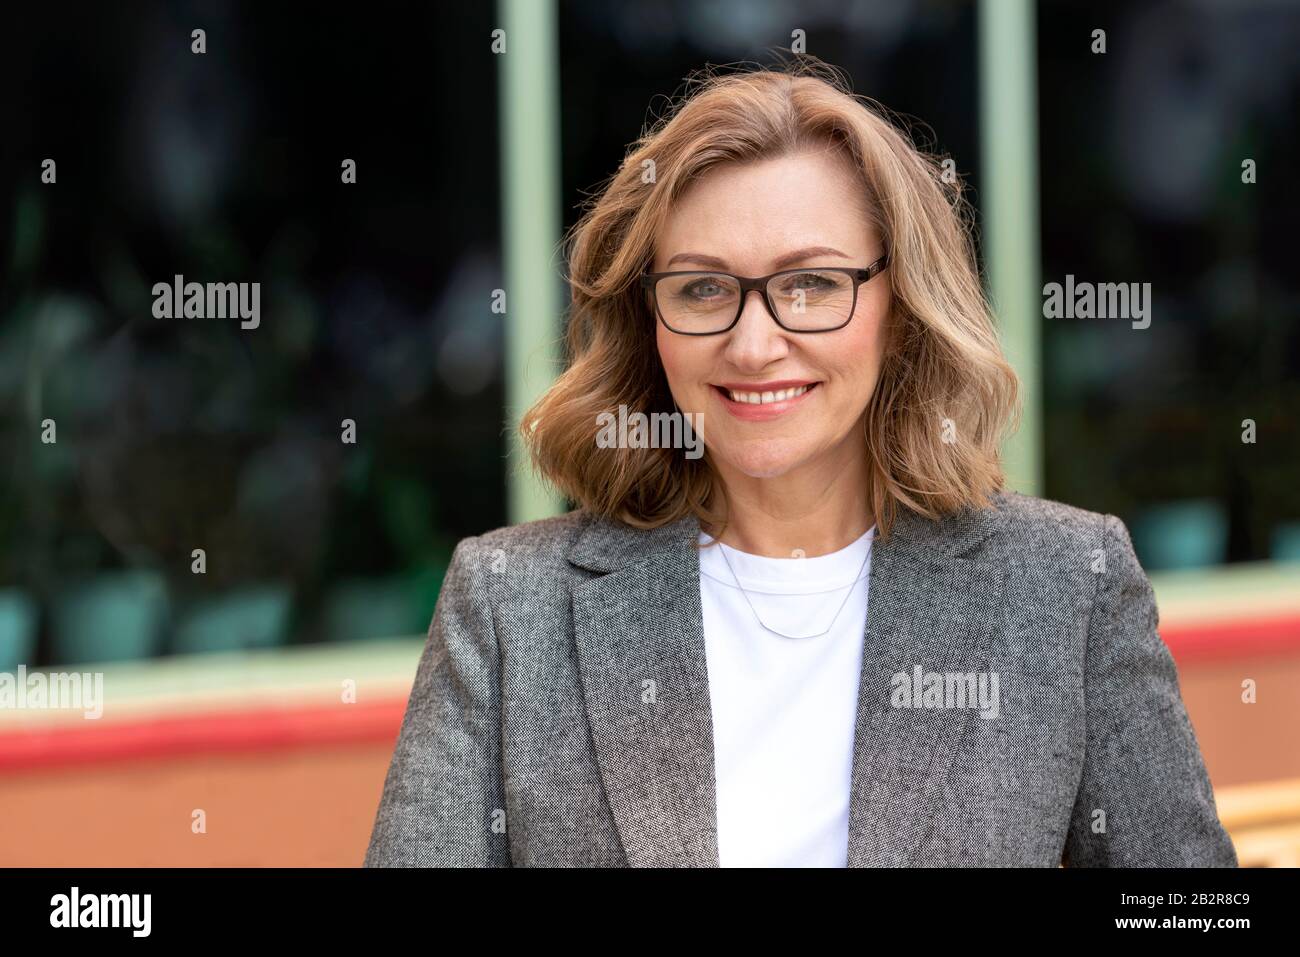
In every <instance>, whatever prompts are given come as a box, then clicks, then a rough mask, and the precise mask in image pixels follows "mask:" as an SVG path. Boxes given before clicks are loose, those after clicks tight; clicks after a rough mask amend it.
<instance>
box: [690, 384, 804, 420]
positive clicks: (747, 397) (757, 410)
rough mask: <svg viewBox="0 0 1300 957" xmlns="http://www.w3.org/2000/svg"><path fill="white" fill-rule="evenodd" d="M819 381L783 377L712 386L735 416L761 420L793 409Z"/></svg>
mask: <svg viewBox="0 0 1300 957" xmlns="http://www.w3.org/2000/svg"><path fill="white" fill-rule="evenodd" d="M819 384H820V383H817V382H808V381H802V382H800V381H798V380H783V381H780V382H756V383H752V384H751V383H743V382H728V383H724V384H722V385H715V386H714V391H716V392H717V394H718V398H719V399H720V400H721V401H722V405H723V407H724V408H725V409H726V410H727V411H728V412H730V413H731V414H732V415H734V416H735V417H736V418H738V419H745V420H748V421H751V422H752V421H764V420H767V419H774V418H776V417H777V416H779V415H783V414H784V413H786V412H788V411H790V410H791V409H793V408H794V407H795V406H796V405H798V404H799V403H800V402H802V401H803V400H804V397H805V396H807V395H808V394H809V393H810V392H813V391H814V390H815V389H816V388H817V386H818V385H819Z"/></svg>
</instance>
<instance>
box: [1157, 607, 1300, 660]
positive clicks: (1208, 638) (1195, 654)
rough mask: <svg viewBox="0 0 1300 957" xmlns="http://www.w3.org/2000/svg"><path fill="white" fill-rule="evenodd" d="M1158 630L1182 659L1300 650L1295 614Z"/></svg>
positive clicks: (1299, 619)
mask: <svg viewBox="0 0 1300 957" xmlns="http://www.w3.org/2000/svg"><path fill="white" fill-rule="evenodd" d="M1159 632H1160V637H1161V638H1163V639H1164V640H1165V644H1166V645H1168V646H1169V652H1170V654H1172V655H1173V656H1174V659H1175V660H1177V661H1179V662H1183V661H1204V660H1222V659H1226V658H1240V657H1245V656H1248V655H1293V654H1297V653H1300V615H1296V614H1287V615H1278V616H1275V617H1271V618H1235V619H1231V620H1226V621H1215V622H1196V623H1194V624H1186V625H1173V626H1169V627H1165V626H1161V627H1160V628H1159Z"/></svg>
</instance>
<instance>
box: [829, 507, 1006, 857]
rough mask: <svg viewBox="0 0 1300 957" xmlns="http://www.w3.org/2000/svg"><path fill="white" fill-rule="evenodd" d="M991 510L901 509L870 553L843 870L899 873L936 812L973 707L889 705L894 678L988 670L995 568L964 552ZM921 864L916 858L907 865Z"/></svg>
mask: <svg viewBox="0 0 1300 957" xmlns="http://www.w3.org/2000/svg"><path fill="white" fill-rule="evenodd" d="M997 520H998V517H997V512H995V511H993V510H985V511H982V512H978V513H973V514H972V513H964V514H963V515H962V516H955V517H950V518H946V519H944V520H943V521H942V522H931V521H929V520H926V519H924V518H922V517H920V516H917V515H915V514H914V513H900V518H899V519H898V521H897V522H896V524H895V526H894V529H893V530H892V533H891V536H890V538H889V539H888V541H886V542H883V543H879V544H877V545H876V546H874V548H873V554H872V558H871V571H870V589H869V591H868V595H867V630H866V640H865V642H864V645H863V654H862V671H861V674H860V677H859V685H858V709H857V724H856V727H855V730H854V747H853V771H852V783H851V786H850V792H849V794H850V796H849V846H848V865H849V866H850V867H902V866H906V865H908V864H911V863H913V861H916V853H917V851H918V850H919V848H920V847H921V844H922V842H923V840H924V838H925V836H926V834H927V832H928V830H929V827H930V826H931V825H932V824H933V823H934V820H935V818H936V817H937V816H938V815H941V814H942V813H943V788H944V785H945V784H946V783H947V780H948V774H949V769H950V768H951V765H952V760H953V755H954V753H955V751H956V749H957V746H958V744H959V742H960V741H961V738H962V735H963V733H964V732H965V730H966V728H967V726H968V724H969V722H970V721H971V720H979V719H976V718H974V717H973V715H972V709H970V708H963V709H952V708H948V709H943V708H940V709H924V708H903V707H894V706H893V703H892V697H891V696H892V692H893V690H894V676H895V675H897V674H903V675H906V676H907V677H908V680H909V681H910V680H911V678H912V675H913V672H914V668H916V666H918V665H919V666H920V667H921V670H922V671H923V672H939V673H943V672H960V673H963V674H966V673H971V672H975V673H980V672H985V671H987V668H988V659H989V648H990V644H991V642H992V640H993V639H994V637H995V636H996V635H997V634H998V633H999V632H1000V628H1001V613H1002V607H1003V591H1004V587H1005V581H1006V570H1005V567H1004V566H1000V565H996V564H994V563H992V562H991V561H988V560H984V559H979V558H968V557H964V556H963V554H962V553H963V552H964V551H969V550H971V549H973V548H975V546H977V545H978V544H979V542H980V541H982V540H983V539H984V538H985V537H987V536H988V535H989V534H991V533H992V532H993V530H994V528H995V527H996V523H997ZM916 863H918V864H922V865H923V864H924V863H925V862H924V861H916Z"/></svg>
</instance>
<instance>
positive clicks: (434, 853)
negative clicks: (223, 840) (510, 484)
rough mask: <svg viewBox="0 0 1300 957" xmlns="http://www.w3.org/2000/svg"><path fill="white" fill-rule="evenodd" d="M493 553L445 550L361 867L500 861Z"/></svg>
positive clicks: (468, 543) (506, 852)
mask: <svg viewBox="0 0 1300 957" xmlns="http://www.w3.org/2000/svg"><path fill="white" fill-rule="evenodd" d="M490 561H491V555H490V554H488V553H486V552H484V551H483V550H482V549H481V547H480V543H479V540H478V539H476V538H466V539H464V540H463V541H461V542H460V543H459V544H458V545H457V546H456V549H455V551H454V552H453V553H452V559H451V563H450V565H449V566H448V569H447V573H446V575H445V577H444V579H443V583H442V589H441V591H440V592H439V594H438V601H437V604H436V606H435V609H434V613H433V621H432V622H431V623H430V625H429V632H428V636H427V639H426V641H425V645H424V651H423V653H422V655H421V657H420V662H419V666H418V667H417V669H416V673H415V683H414V685H413V686H412V688H411V697H410V699H409V701H408V702H407V705H406V713H405V716H404V717H403V719H402V726H401V730H400V732H399V734H398V739H397V746H396V748H395V750H394V751H393V759H392V763H391V764H390V765H389V768H388V774H387V776H386V778H385V781H384V791H383V796H382V797H381V798H380V802H379V810H378V812H377V814H376V816H375V824H374V829H373V831H372V833H371V837H370V846H369V848H368V849H367V851H366V857H365V866H366V867H412V866H428V867H508V866H510V863H511V861H510V847H509V841H508V838H507V835H506V833H505V827H504V822H505V794H504V787H503V782H502V773H501V744H500V741H501V738H500V725H501V721H500V700H501V698H500V661H499V657H498V652H497V641H496V635H495V633H494V631H493V625H492V614H491V610H490V608H489V606H488V593H487V574H488V569H487V568H486V567H485V563H487V562H490Z"/></svg>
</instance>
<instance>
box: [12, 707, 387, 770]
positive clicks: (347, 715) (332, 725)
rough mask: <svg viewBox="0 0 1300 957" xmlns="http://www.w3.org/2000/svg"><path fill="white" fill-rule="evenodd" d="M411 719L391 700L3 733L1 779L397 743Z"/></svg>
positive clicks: (191, 714)
mask: <svg viewBox="0 0 1300 957" xmlns="http://www.w3.org/2000/svg"><path fill="white" fill-rule="evenodd" d="M405 712H406V699H405V698H390V699H386V700H383V701H377V702H373V703H369V704H360V703H358V704H344V703H343V702H339V703H338V704H336V705H328V706H321V705H313V706H310V707H296V708H254V709H249V710H227V711H211V712H199V713H195V712H184V713H180V714H175V713H173V714H160V715H156V716H153V717H149V718H132V719H123V720H112V719H105V718H100V719H98V720H95V721H89V720H88V721H77V722H75V723H67V724H64V723H60V724H58V725H54V726H51V727H48V728H24V729H21V730H15V731H5V732H0V771H3V770H15V769H24V770H30V769H33V768H46V767H54V766H59V765H69V764H84V763H87V762H100V761H134V760H143V759H158V758H168V757H193V756H195V755H200V754H219V753H232V752H237V753H249V752H266V751H278V750H284V749H287V748H302V747H321V746H328V745H336V744H360V743H373V742H385V741H386V742H394V741H396V739H397V732H398V729H399V728H400V727H401V723H402V716H403V715H404V714H405Z"/></svg>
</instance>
